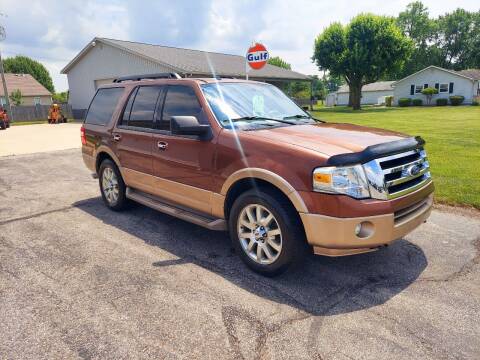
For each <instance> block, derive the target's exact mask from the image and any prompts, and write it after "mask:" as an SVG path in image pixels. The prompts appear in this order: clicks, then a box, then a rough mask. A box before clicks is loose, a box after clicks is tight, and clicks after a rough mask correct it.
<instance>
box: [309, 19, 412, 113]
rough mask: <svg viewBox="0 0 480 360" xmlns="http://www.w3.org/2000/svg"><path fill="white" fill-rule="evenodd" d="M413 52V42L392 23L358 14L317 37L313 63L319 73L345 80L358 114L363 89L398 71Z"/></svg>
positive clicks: (334, 25) (330, 27) (390, 20)
mask: <svg viewBox="0 0 480 360" xmlns="http://www.w3.org/2000/svg"><path fill="white" fill-rule="evenodd" d="M412 51H413V43H412V41H411V40H410V39H408V38H407V37H406V36H404V35H403V34H402V32H401V31H400V29H399V28H398V27H397V26H396V24H395V21H394V19H392V18H389V17H385V16H377V15H372V14H360V15H358V16H356V17H355V18H353V19H352V21H351V22H350V24H348V25H347V26H343V25H342V24H340V23H333V24H332V25H330V26H329V27H328V28H327V29H325V30H324V31H323V33H321V34H320V35H318V37H317V38H316V40H315V47H314V54H313V57H312V60H314V61H315V63H316V65H317V66H318V68H319V69H320V70H328V71H329V72H330V74H332V75H333V76H339V75H341V76H343V77H344V78H345V81H346V82H347V84H348V86H349V88H350V96H351V100H352V107H353V109H354V110H359V109H360V99H361V91H362V87H363V85H365V84H368V83H372V82H375V81H377V80H379V79H380V78H382V77H384V76H385V75H386V74H387V73H388V72H390V71H399V70H400V69H401V68H402V66H403V65H404V63H405V59H408V57H409V56H410V55H411V53H412Z"/></svg>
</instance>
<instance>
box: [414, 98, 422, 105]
mask: <svg viewBox="0 0 480 360" xmlns="http://www.w3.org/2000/svg"><path fill="white" fill-rule="evenodd" d="M412 105H413V106H422V105H423V101H422V99H413V100H412Z"/></svg>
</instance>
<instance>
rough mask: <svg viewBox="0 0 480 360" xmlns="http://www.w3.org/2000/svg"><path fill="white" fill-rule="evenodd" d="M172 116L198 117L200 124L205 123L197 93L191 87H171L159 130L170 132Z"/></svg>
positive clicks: (166, 98)
mask: <svg viewBox="0 0 480 360" xmlns="http://www.w3.org/2000/svg"><path fill="white" fill-rule="evenodd" d="M172 116H196V117H197V119H198V121H199V122H200V123H205V120H204V116H203V112H202V107H201V106H200V103H199V102H198V99H197V95H195V91H194V90H193V89H192V88H191V87H190V86H184V85H170V86H169V87H168V91H167V96H166V97H165V104H164V106H163V114H162V118H161V121H159V122H158V124H159V125H158V126H159V129H161V130H168V131H170V119H171V118H172Z"/></svg>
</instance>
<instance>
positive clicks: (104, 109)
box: [85, 87, 124, 125]
mask: <svg viewBox="0 0 480 360" xmlns="http://www.w3.org/2000/svg"><path fill="white" fill-rule="evenodd" d="M123 90H124V88H123V87H121V88H105V89H99V90H98V91H97V93H96V94H95V96H94V97H93V100H92V102H91V104H90V107H89V108H88V112H87V116H86V118H85V123H86V124H94V125H106V124H108V122H109V121H110V119H111V118H112V115H113V112H114V111H115V108H116V107H117V104H118V100H119V99H120V96H122V94H123Z"/></svg>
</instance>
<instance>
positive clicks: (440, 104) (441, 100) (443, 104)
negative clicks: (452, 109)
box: [437, 98, 448, 106]
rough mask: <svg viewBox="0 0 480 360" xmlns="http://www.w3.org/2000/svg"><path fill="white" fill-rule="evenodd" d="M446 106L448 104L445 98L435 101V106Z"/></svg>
mask: <svg viewBox="0 0 480 360" xmlns="http://www.w3.org/2000/svg"><path fill="white" fill-rule="evenodd" d="M447 104H448V99H446V98H439V99H437V106H445V105H447Z"/></svg>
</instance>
